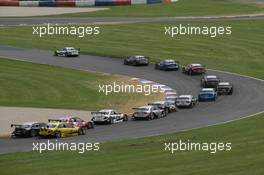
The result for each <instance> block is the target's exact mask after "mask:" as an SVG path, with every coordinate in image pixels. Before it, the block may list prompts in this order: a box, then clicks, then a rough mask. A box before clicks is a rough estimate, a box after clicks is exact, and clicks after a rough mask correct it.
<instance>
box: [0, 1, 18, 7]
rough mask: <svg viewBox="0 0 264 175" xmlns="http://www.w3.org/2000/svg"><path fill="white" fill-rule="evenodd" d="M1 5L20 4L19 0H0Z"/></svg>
mask: <svg viewBox="0 0 264 175" xmlns="http://www.w3.org/2000/svg"><path fill="white" fill-rule="evenodd" d="M0 6H19V1H18V0H0Z"/></svg>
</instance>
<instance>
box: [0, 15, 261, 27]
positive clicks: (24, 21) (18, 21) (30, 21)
mask: <svg viewBox="0 0 264 175" xmlns="http://www.w3.org/2000/svg"><path fill="white" fill-rule="evenodd" d="M263 19H264V14H256V15H239V16H209V17H161V18H112V17H107V18H98V17H93V18H89V17H88V18H48V17H47V18H0V26H19V25H37V24H38V25H40V24H47V23H50V24H80V23H134V22H203V21H221V20H224V21H227V20H232V21H234V20H263Z"/></svg>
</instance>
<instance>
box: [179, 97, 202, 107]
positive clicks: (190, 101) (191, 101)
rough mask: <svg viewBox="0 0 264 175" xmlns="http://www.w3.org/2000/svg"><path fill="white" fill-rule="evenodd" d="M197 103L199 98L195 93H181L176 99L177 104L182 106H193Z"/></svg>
mask: <svg viewBox="0 0 264 175" xmlns="http://www.w3.org/2000/svg"><path fill="white" fill-rule="evenodd" d="M196 104H197V98H195V97H194V96H193V95H180V96H179V97H177V99H176V106H177V107H179V108H181V107H187V108H192V107H194V106H195V105H196Z"/></svg>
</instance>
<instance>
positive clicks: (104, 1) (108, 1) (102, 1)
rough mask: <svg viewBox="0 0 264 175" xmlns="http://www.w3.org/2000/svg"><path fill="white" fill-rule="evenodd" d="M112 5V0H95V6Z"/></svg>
mask: <svg viewBox="0 0 264 175" xmlns="http://www.w3.org/2000/svg"><path fill="white" fill-rule="evenodd" d="M107 5H114V2H113V0H95V6H107Z"/></svg>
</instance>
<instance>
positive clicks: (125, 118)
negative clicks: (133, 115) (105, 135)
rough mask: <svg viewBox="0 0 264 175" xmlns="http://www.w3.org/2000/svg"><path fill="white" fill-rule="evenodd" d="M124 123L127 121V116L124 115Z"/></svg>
mask: <svg viewBox="0 0 264 175" xmlns="http://www.w3.org/2000/svg"><path fill="white" fill-rule="evenodd" d="M123 121H124V122H126V121H128V116H127V115H126V114H125V115H124V119H123Z"/></svg>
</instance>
